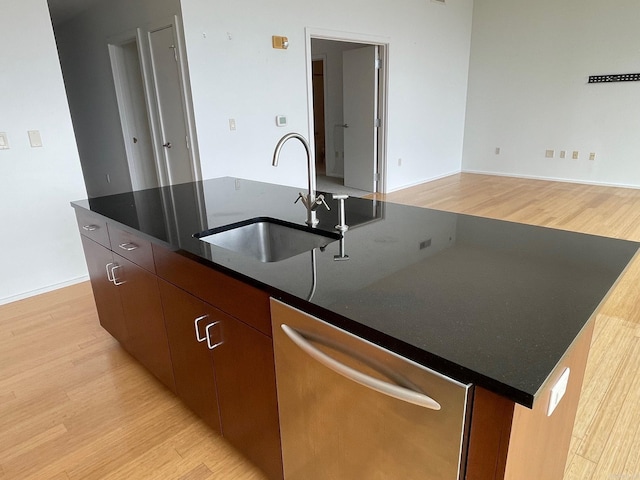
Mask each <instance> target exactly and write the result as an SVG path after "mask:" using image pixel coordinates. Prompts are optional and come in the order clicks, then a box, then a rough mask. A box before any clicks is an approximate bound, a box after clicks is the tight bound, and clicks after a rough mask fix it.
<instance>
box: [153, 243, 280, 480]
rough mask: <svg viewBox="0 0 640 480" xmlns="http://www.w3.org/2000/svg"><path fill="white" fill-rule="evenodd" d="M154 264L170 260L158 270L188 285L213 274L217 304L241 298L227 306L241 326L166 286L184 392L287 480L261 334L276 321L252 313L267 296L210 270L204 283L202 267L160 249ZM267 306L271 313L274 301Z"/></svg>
mask: <svg viewBox="0 0 640 480" xmlns="http://www.w3.org/2000/svg"><path fill="white" fill-rule="evenodd" d="M154 257H155V258H156V259H159V258H160V257H161V258H162V259H161V260H159V261H157V263H156V268H157V270H158V274H159V275H163V274H166V276H168V277H169V278H170V279H171V280H173V281H176V280H177V282H178V283H182V284H184V283H183V282H180V277H179V276H178V277H176V276H175V275H173V274H172V273H171V272H174V271H176V268H177V270H178V271H180V272H182V273H183V274H184V275H185V276H186V277H188V278H192V277H193V278H194V279H196V280H197V279H199V280H201V281H204V280H207V278H208V276H209V275H210V274H211V273H212V274H213V275H214V277H215V279H216V283H215V286H212V285H211V283H209V282H203V283H204V284H205V285H208V287H209V294H208V297H209V298H211V296H212V295H214V296H222V297H225V298H227V299H228V298H230V296H232V295H234V296H236V299H237V300H236V302H238V303H234V302H230V301H229V300H227V303H225V304H224V305H225V307H226V308H228V309H230V310H233V313H235V314H236V315H238V314H241V315H242V314H244V315H242V318H240V319H238V318H234V317H233V316H231V315H229V313H230V312H223V311H222V310H220V309H219V308H216V307H217V305H216V306H213V305H211V304H209V303H207V302H205V301H204V300H202V299H200V298H198V297H196V296H194V295H192V294H191V293H189V292H187V291H185V290H183V289H182V288H179V287H177V286H175V285H173V284H171V283H169V282H168V281H165V280H163V279H161V280H159V282H160V292H161V296H162V303H163V307H164V314H165V324H166V328H167V335H168V338H169V345H170V349H171V357H172V361H173V371H174V376H175V382H176V389H177V392H178V395H179V396H180V397H181V398H182V400H183V401H184V402H185V404H187V405H188V406H189V407H190V408H191V409H193V410H194V411H195V412H196V413H197V414H198V415H200V416H201V417H202V418H203V419H204V420H205V421H206V422H207V423H208V424H209V425H211V426H212V427H213V428H215V429H216V430H218V431H221V433H222V435H223V436H224V437H225V438H226V439H227V440H228V441H229V442H230V443H231V444H232V445H233V446H235V447H236V448H237V449H238V450H239V451H240V452H242V453H243V454H244V455H245V456H246V457H247V458H249V459H250V460H251V461H253V463H255V464H256V465H257V466H258V467H260V468H261V469H262V470H263V471H264V472H265V473H266V474H267V475H268V477H269V478H272V479H279V478H282V476H283V473H282V456H281V451H280V426H279V419H278V405H277V396H276V380H275V365H274V359H273V343H272V341H271V337H270V336H267V335H265V334H264V333H262V332H261V331H260V330H258V328H256V326H264V325H265V324H269V325H270V317H269V314H268V310H267V312H266V313H265V312H263V313H262V317H259V318H258V317H257V316H256V313H255V312H256V311H257V310H258V309H259V307H258V308H256V304H255V303H254V304H253V305H251V306H248V305H247V303H248V302H247V299H251V298H253V299H254V300H256V299H257V300H258V302H257V303H258V305H260V304H261V301H262V296H263V295H264V296H267V294H265V293H263V292H260V291H258V290H257V289H253V288H252V287H250V286H248V285H246V286H244V294H243V292H242V290H243V289H242V288H238V287H239V283H240V282H237V280H235V279H231V278H229V282H228V284H227V283H226V282H225V281H224V279H225V277H226V276H225V275H223V274H221V273H219V272H214V271H212V270H210V269H207V270H205V271H204V275H205V278H203V277H202V276H199V275H198V273H203V271H201V270H200V267H202V265H199V264H197V263H196V262H192V261H191V260H189V259H187V258H185V257H182V256H181V255H178V254H176V253H174V252H171V251H168V250H166V249H163V248H161V247H157V246H155V245H154ZM174 263H175V264H177V265H174ZM191 268H193V270H192V271H191V275H189V273H188V272H189V271H190V270H191ZM203 268H206V267H203ZM210 272H211V273H210ZM226 278H228V277H226ZM229 289H231V291H232V293H231V294H230V293H229ZM212 290H215V292H216V293H212V292H211V291H212ZM266 301H267V305H268V297H267V298H266ZM230 306H231V308H229V307H230ZM248 311H249V312H252V314H251V315H248V314H247V312H248ZM265 315H266V318H264V316H265Z"/></svg>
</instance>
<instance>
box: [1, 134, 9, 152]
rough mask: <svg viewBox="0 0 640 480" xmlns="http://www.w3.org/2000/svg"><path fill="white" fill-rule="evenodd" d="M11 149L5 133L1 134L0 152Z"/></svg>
mask: <svg viewBox="0 0 640 480" xmlns="http://www.w3.org/2000/svg"><path fill="white" fill-rule="evenodd" d="M8 149H9V138H8V137H7V134H6V133H5V132H0V150H8Z"/></svg>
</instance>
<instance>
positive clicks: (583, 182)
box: [462, 168, 640, 190]
mask: <svg viewBox="0 0 640 480" xmlns="http://www.w3.org/2000/svg"><path fill="white" fill-rule="evenodd" d="M462 173H473V174H478V175H493V176H495V177H512V178H527V179H530V180H545V181H548V182H563V183H577V184H581V185H595V186H599V187H618V188H631V189H634V190H638V189H639V188H640V185H632V184H625V183H609V182H596V181H589V180H576V179H571V178H562V177H543V176H539V175H524V174H519V173H501V172H492V171H485V170H471V169H466V168H463V169H462Z"/></svg>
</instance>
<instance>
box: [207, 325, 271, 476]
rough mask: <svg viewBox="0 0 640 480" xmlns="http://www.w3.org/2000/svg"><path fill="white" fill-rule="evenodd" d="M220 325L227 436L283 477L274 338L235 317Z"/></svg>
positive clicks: (218, 359)
mask: <svg viewBox="0 0 640 480" xmlns="http://www.w3.org/2000/svg"><path fill="white" fill-rule="evenodd" d="M220 326H221V331H220V332H219V333H216V335H218V334H221V339H222V344H220V345H219V346H218V347H216V348H215V349H214V350H213V359H214V367H215V372H216V383H217V385H218V401H219V403H220V419H221V422H222V435H223V436H224V437H225V438H226V439H227V440H228V441H229V442H230V443H231V444H233V445H234V446H235V447H236V448H237V449H238V450H240V451H241V452H243V453H244V454H245V455H246V456H247V457H248V458H249V459H250V460H252V461H253V462H254V463H255V464H256V465H257V466H258V467H260V468H261V469H262V470H263V471H264V472H265V473H266V474H267V476H268V477H269V478H270V479H276V478H282V455H281V453H280V426H279V423H278V404H277V398H276V379H275V367H274V360H273V344H272V342H271V338H270V337H267V336H266V335H264V334H262V333H261V332H259V331H258V330H255V329H254V328H252V327H250V326H248V325H246V324H244V323H243V322H240V321H238V320H236V319H235V318H232V317H229V316H226V319H225V320H224V321H223V322H221V323H220ZM217 340H218V338H217V337H216V338H215V339H214V341H217Z"/></svg>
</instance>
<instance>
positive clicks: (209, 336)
mask: <svg viewBox="0 0 640 480" xmlns="http://www.w3.org/2000/svg"><path fill="white" fill-rule="evenodd" d="M219 323H220V322H219V321H218V322H213V323H210V324H209V325H207V328H206V332H207V347H209V350H213V349H214V348H216V347H219V346H220V345H222V344H223V343H224V340H222V335H221V336H220V337H221V339H220V341H219V342H218V343H214V344H212V343H211V332H210V330H211V329H212V328H213V327H215V326H216V325H218V324H219Z"/></svg>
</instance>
